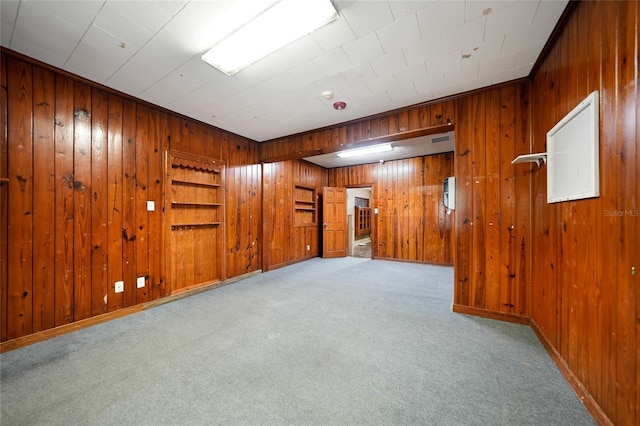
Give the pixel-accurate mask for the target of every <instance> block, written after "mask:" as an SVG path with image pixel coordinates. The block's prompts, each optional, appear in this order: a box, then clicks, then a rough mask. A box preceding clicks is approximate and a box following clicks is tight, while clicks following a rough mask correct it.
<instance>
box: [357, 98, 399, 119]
mask: <svg viewBox="0 0 640 426" xmlns="http://www.w3.org/2000/svg"><path fill="white" fill-rule="evenodd" d="M362 102H363V103H364V104H365V105H366V106H368V107H369V108H370V110H369V111H371V113H373V112H374V111H376V110H378V109H379V108H389V109H395V108H398V107H400V106H404V102H405V101H404V99H400V100H398V99H396V100H392V99H391V98H390V97H389V95H388V94H387V92H381V93H376V94H374V95H372V96H367V97H366V98H363V99H362ZM367 115H371V114H367Z"/></svg>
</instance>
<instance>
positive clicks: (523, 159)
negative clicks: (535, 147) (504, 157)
mask: <svg viewBox="0 0 640 426" xmlns="http://www.w3.org/2000/svg"><path fill="white" fill-rule="evenodd" d="M520 163H536V164H537V165H538V167H540V163H544V164H547V153H546V152H541V153H538V154H524V155H518V156H517V157H516V158H515V159H514V160H513V161H512V162H511V164H520Z"/></svg>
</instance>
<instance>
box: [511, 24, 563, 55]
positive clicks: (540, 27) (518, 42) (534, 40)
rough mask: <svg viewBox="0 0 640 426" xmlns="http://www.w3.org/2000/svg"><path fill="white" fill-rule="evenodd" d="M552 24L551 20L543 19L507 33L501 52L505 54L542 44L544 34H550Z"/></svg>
mask: <svg viewBox="0 0 640 426" xmlns="http://www.w3.org/2000/svg"><path fill="white" fill-rule="evenodd" d="M554 25H555V23H554V22H552V21H545V22H541V23H539V24H536V25H531V26H529V27H523V29H522V30H521V31H517V32H512V33H510V34H507V36H505V38H504V45H503V46H502V54H503V55H506V54H509V53H513V52H518V51H520V50H524V49H529V48H531V47H535V46H538V45H540V44H544V43H545V42H546V41H547V37H546V36H545V34H550V33H551V31H552V30H553V27H554Z"/></svg>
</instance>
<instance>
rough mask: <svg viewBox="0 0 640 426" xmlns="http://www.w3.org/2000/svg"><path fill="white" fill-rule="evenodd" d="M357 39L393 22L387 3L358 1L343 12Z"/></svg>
mask: <svg viewBox="0 0 640 426" xmlns="http://www.w3.org/2000/svg"><path fill="white" fill-rule="evenodd" d="M342 15H343V16H344V17H345V19H346V20H347V22H348V23H349V26H350V27H351V29H352V30H353V33H354V34H355V35H356V37H361V36H363V35H365V34H367V33H369V32H372V31H375V30H376V29H378V28H380V27H383V26H385V25H387V24H389V23H391V22H392V21H393V15H392V14H391V9H390V8H389V4H388V3H387V2H386V1H356V2H354V3H351V4H350V5H349V6H347V7H346V8H344V9H343V10H342Z"/></svg>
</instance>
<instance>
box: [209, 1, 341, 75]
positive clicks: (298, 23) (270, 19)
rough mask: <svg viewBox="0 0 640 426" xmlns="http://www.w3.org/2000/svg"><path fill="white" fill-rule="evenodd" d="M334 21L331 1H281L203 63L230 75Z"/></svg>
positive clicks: (334, 14) (219, 46)
mask: <svg viewBox="0 0 640 426" xmlns="http://www.w3.org/2000/svg"><path fill="white" fill-rule="evenodd" d="M337 17H338V12H337V11H336V9H335V7H334V6H333V4H332V3H331V1H330V0H282V1H280V2H278V3H276V4H275V5H273V6H272V7H271V8H269V9H267V10H266V11H264V12H263V13H262V14H260V15H258V16H257V17H256V18H255V19H253V20H252V21H250V22H249V23H247V24H246V25H245V26H243V27H241V28H240V29H238V30H237V31H235V32H234V33H232V34H230V35H229V36H228V37H227V38H225V39H223V40H222V41H221V42H220V43H218V44H216V45H215V46H214V47H213V48H211V50H209V51H208V52H207V53H205V54H204V55H202V60H203V61H205V62H207V63H208V64H210V65H213V66H214V67H216V68H218V69H219V70H220V71H222V72H224V73H225V74H227V75H233V74H235V73H237V72H238V71H240V70H241V69H243V68H245V67H247V66H249V65H251V64H252V63H254V62H256V61H258V60H260V59H262V58H264V57H265V56H267V55H268V54H270V53H272V52H275V51H276V50H278V49H280V48H281V47H284V46H286V45H287V44H289V43H291V42H293V41H295V40H297V39H299V38H300V37H302V36H305V35H307V34H309V33H310V32H312V31H314V30H315V29H317V28H320V27H321V26H323V25H325V24H328V23H329V22H331V21H333V20H334V19H336V18H337Z"/></svg>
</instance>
